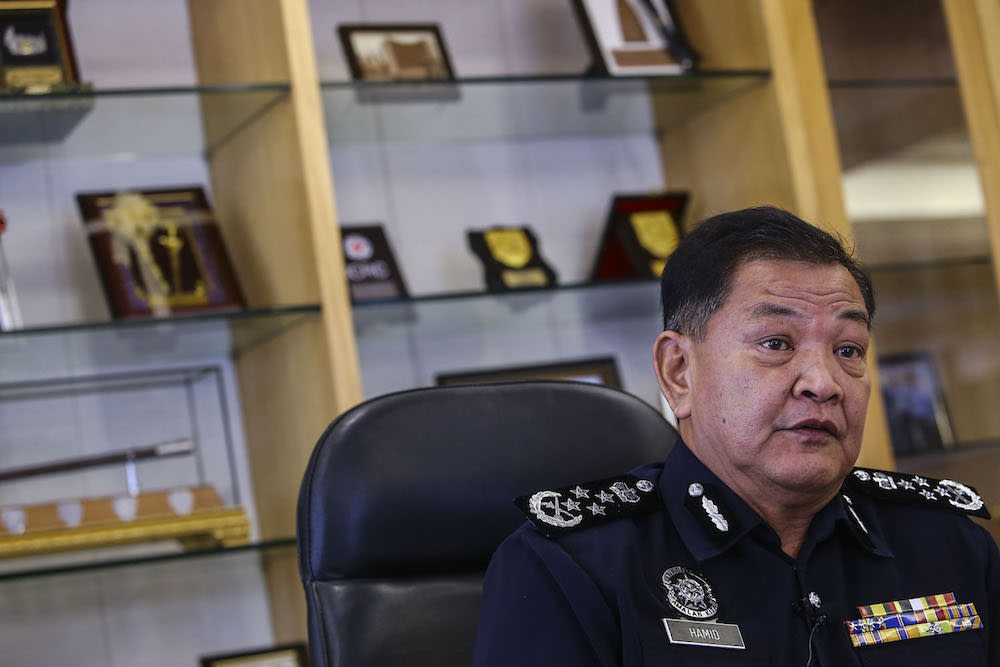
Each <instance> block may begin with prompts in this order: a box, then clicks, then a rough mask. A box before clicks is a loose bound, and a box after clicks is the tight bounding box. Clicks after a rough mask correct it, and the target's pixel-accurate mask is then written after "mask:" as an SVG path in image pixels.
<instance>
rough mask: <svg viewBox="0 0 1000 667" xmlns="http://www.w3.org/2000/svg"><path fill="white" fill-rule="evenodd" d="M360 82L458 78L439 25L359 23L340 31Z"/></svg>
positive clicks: (346, 53) (339, 28) (349, 62)
mask: <svg viewBox="0 0 1000 667" xmlns="http://www.w3.org/2000/svg"><path fill="white" fill-rule="evenodd" d="M337 30H338V32H339V33H340V41H341V44H342V45H343V47H344V54H345V55H346V56H347V63H348V65H349V66H350V68H351V76H352V77H354V79H356V80H359V81H439V80H443V81H448V80H452V79H454V78H455V73H454V70H453V69H452V67H451V60H450V59H449V58H448V50H447V49H446V48H445V45H444V38H443V37H442V36H441V30H440V29H439V28H438V26H437V25H436V24H374V23H369V24H355V25H341V26H338V28H337Z"/></svg>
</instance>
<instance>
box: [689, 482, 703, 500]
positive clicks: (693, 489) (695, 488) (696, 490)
mask: <svg viewBox="0 0 1000 667" xmlns="http://www.w3.org/2000/svg"><path fill="white" fill-rule="evenodd" d="M703 493H705V487H703V486H702V485H701V484H699V483H698V482H694V483H693V484H691V486H689V487H688V495H689V496H691V497H692V498H697V497H699V496H700V495H701V494H703Z"/></svg>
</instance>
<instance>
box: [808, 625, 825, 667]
mask: <svg viewBox="0 0 1000 667" xmlns="http://www.w3.org/2000/svg"><path fill="white" fill-rule="evenodd" d="M825 622H826V614H824V615H823V616H820V617H819V618H817V619H816V622H815V623H813V626H812V630H810V631H809V657H808V658H807V659H806V667H809V666H810V665H812V661H813V637H815V636H816V630H817V629H819V626H821V625H823V624H824V623H825Z"/></svg>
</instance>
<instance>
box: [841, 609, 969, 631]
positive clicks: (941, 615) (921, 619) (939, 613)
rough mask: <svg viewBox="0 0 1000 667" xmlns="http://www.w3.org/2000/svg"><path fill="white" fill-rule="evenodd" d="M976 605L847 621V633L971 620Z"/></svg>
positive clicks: (918, 610)
mask: <svg viewBox="0 0 1000 667" xmlns="http://www.w3.org/2000/svg"><path fill="white" fill-rule="evenodd" d="M977 615H978V612H976V605H974V604H972V603H968V604H956V605H952V606H950V607H940V608H936V609H917V610H914V611H907V612H903V613H900V614H887V615H884V616H868V617H863V618H859V619H857V620H854V621H847V623H846V625H847V631H848V632H850V633H851V634H852V635H859V634H863V633H865V632H873V631H876V630H884V629H893V628H905V627H909V626H911V625H921V624H924V623H933V622H935V621H947V620H952V619H957V618H971V617H973V616H977Z"/></svg>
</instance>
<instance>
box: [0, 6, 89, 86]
mask: <svg viewBox="0 0 1000 667" xmlns="http://www.w3.org/2000/svg"><path fill="white" fill-rule="evenodd" d="M79 85H80V77H79V72H78V71H77V67H76V57H75V55H74V53H73V44H72V40H71V38H70V32H69V25H68V24H67V22H66V0H0V91H2V92H28V93H45V92H50V91H53V90H66V89H71V88H76V87H79Z"/></svg>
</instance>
